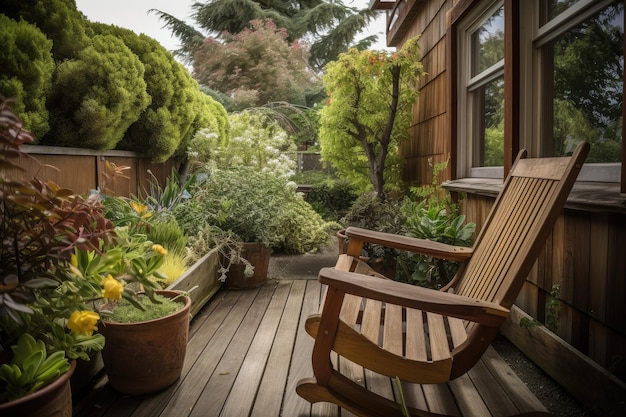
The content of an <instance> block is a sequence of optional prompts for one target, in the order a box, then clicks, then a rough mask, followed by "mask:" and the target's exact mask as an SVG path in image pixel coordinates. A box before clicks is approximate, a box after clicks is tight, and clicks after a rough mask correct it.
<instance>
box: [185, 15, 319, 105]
mask: <svg viewBox="0 0 626 417" xmlns="http://www.w3.org/2000/svg"><path fill="white" fill-rule="evenodd" d="M222 39H223V40H222V41H220V40H217V39H215V38H207V39H206V40H205V41H204V43H203V44H202V46H200V47H199V48H198V49H197V50H196V51H195V53H194V55H193V75H194V78H195V79H196V80H198V82H199V83H201V84H203V85H206V86H207V87H209V88H211V89H213V90H218V91H221V92H222V93H225V94H227V95H229V96H231V97H233V100H234V101H235V102H240V103H241V102H242V101H243V102H244V103H245V105H244V106H242V108H245V107H251V106H258V105H262V104H265V103H268V102H275V101H289V102H291V103H294V104H300V105H304V104H306V98H305V91H306V90H307V88H312V86H313V85H314V84H315V81H314V77H313V75H312V74H311V73H310V72H309V71H307V67H306V59H307V50H306V48H304V47H302V46H301V45H300V43H299V42H297V41H295V42H293V43H292V44H291V45H290V44H289V43H288V42H287V40H286V39H287V32H286V31H285V30H284V29H279V28H277V27H276V25H275V24H274V23H273V22H272V21H271V20H265V21H261V20H253V21H251V22H250V27H249V28H246V29H244V30H243V31H241V32H239V33H237V34H230V33H224V34H223V35H222ZM244 97H249V98H248V99H243V98H244Z"/></svg>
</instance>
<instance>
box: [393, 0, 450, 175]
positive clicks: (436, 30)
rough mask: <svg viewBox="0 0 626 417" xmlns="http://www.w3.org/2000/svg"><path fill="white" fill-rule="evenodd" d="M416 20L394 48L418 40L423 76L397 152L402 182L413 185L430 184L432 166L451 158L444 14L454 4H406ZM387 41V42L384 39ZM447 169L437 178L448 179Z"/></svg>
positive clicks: (441, 2)
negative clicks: (406, 137)
mask: <svg viewBox="0 0 626 417" xmlns="http://www.w3.org/2000/svg"><path fill="white" fill-rule="evenodd" d="M409 3H410V4H411V6H409V8H413V13H416V17H415V19H414V20H413V23H412V24H411V25H410V26H409V27H408V28H407V29H406V32H404V34H403V36H402V37H397V36H396V39H398V41H397V45H394V46H400V45H402V44H403V43H404V42H405V41H406V40H408V39H411V38H413V37H414V36H418V35H419V36H420V42H419V44H420V50H421V54H422V64H423V66H424V72H425V75H424V76H423V77H422V78H421V79H420V80H419V84H418V85H419V88H420V96H419V97H418V99H417V102H416V104H415V106H413V124H412V125H411V127H410V133H409V138H410V139H409V140H408V141H407V142H405V143H403V144H402V145H401V146H400V148H399V151H400V155H401V156H402V157H403V158H404V160H405V165H404V172H403V173H402V178H403V179H404V180H405V181H407V182H409V183H411V184H415V185H424V184H430V183H431V181H432V166H433V165H434V164H437V163H440V162H444V161H448V160H449V159H450V155H451V143H450V118H449V114H448V110H447V109H448V106H449V103H448V99H449V97H448V94H447V91H448V75H447V72H446V59H447V57H446V29H447V24H446V14H447V12H448V11H449V10H450V8H451V7H452V6H453V4H454V3H456V1H452V0H444V1H442V0H439V1H426V2H424V1H417V2H413V3H411V2H409ZM388 40H389V38H388ZM450 172H451V170H450V167H448V169H447V170H446V171H445V172H443V173H442V174H441V179H442V180H447V179H450Z"/></svg>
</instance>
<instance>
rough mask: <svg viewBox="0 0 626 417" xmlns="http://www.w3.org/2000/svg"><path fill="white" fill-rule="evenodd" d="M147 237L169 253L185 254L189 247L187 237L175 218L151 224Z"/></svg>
mask: <svg viewBox="0 0 626 417" xmlns="http://www.w3.org/2000/svg"><path fill="white" fill-rule="evenodd" d="M146 237H147V238H148V240H149V241H151V242H152V243H158V244H159V245H161V246H163V247H164V248H165V249H167V250H168V252H184V250H185V247H186V246H187V236H186V235H185V234H184V233H183V231H182V230H181V228H180V226H179V225H178V223H177V222H176V220H175V219H173V218H171V219H167V220H159V221H154V222H151V223H150V228H149V229H148V231H147V235H146Z"/></svg>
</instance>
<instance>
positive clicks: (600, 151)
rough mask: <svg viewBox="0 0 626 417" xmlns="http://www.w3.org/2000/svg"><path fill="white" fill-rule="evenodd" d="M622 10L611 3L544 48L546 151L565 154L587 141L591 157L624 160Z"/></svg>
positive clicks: (558, 154) (594, 160)
mask: <svg viewBox="0 0 626 417" xmlns="http://www.w3.org/2000/svg"><path fill="white" fill-rule="evenodd" d="M551 3H555V2H551ZM556 3H566V2H556ZM567 3H571V2H567ZM623 12H624V10H623V3H622V2H620V3H617V4H615V5H613V6H610V7H607V8H606V9H604V10H603V11H602V12H600V13H599V14H598V15H596V16H593V17H591V18H589V19H587V20H585V21H584V22H582V23H580V24H578V25H577V26H575V27H573V28H571V29H570V30H568V31H567V32H565V33H564V34H563V35H561V36H560V37H558V38H556V39H555V40H553V41H552V42H550V43H549V44H547V45H546V46H544V47H543V49H542V61H543V69H544V85H543V89H542V91H543V92H544V93H546V94H545V95H546V102H544V106H545V107H544V119H545V121H546V122H547V123H544V131H543V135H542V136H543V139H544V140H543V144H544V146H543V153H544V155H556V156H560V155H566V154H568V153H570V152H571V151H572V150H573V148H574V147H575V146H576V143H578V142H579V141H580V140H586V141H588V142H590V143H591V145H592V146H591V152H590V155H589V157H588V159H587V162H619V161H620V159H621V146H622V145H621V144H622V135H621V130H622V91H623V78H622V77H623V73H624V55H623V45H622V39H623V33H624V16H623Z"/></svg>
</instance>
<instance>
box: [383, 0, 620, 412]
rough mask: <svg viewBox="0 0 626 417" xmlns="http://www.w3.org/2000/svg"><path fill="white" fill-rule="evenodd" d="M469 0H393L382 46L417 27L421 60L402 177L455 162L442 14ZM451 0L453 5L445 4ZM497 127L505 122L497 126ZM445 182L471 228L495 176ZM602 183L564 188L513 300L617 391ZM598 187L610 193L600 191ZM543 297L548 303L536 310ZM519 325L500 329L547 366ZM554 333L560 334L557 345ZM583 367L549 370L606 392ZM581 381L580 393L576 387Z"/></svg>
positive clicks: (611, 238)
mask: <svg viewBox="0 0 626 417" xmlns="http://www.w3.org/2000/svg"><path fill="white" fill-rule="evenodd" d="M520 1H521V0H520ZM472 2H476V0H407V1H406V2H403V3H404V5H403V6H402V7H403V11H402V14H401V16H405V20H404V21H401V19H400V20H395V23H394V25H393V26H392V27H389V28H388V29H387V42H388V44H389V46H395V47H398V48H399V47H401V46H402V44H403V43H404V42H405V41H406V40H407V39H409V38H412V37H413V36H416V35H420V34H421V40H420V45H421V52H422V60H423V64H424V70H425V72H426V73H427V75H425V76H424V77H423V78H422V79H421V80H420V82H419V87H420V96H419V97H418V99H417V103H416V104H415V106H414V109H413V123H412V125H411V128H410V129H411V130H410V139H409V141H408V142H406V143H404V144H402V146H401V148H400V153H401V155H402V156H403V157H404V159H405V167H404V172H403V179H404V180H405V181H408V182H409V183H411V184H429V183H430V182H431V179H432V169H431V165H432V163H437V162H442V161H446V160H447V161H449V164H448V169H447V171H445V173H444V177H443V178H442V180H443V181H446V180H450V179H451V178H452V173H453V172H456V171H455V164H456V161H455V157H456V155H455V150H454V148H455V147H456V144H455V143H454V141H455V140H456V139H455V135H454V134H453V129H456V125H455V119H456V114H457V112H462V111H463V109H460V108H458V107H457V106H456V103H454V102H451V100H454V95H453V94H452V93H451V89H454V88H455V87H454V83H453V82H451V81H452V80H450V79H449V76H450V71H448V68H449V67H451V66H453V65H454V62H455V57H453V56H452V53H451V52H450V51H449V49H450V45H451V44H452V43H453V40H452V39H447V38H446V37H447V36H450V35H449V34H450V33H451V31H450V25H449V22H450V21H451V20H452V19H454V18H455V16H454V13H455V12H456V11H457V10H458V9H463V8H465V6H467V5H470V4H471V3H472ZM397 4H399V3H398V2H396V5H397ZM513 4H515V0H513ZM455 5H458V6H461V7H457V10H453V8H454V6H455ZM389 21H390V19H388V24H389ZM505 134H507V135H512V134H514V132H511V131H508V132H506V131H505ZM515 134H517V133H515ZM509 140H511V139H510V138H509ZM505 141H506V139H505ZM509 164H510V162H509ZM505 165H506V161H505ZM623 172H624V170H622V173H623ZM479 182H480V181H479ZM451 183H452V186H451V187H450V186H449V187H448V188H449V189H451V190H452V191H454V192H456V191H459V192H461V193H463V194H466V198H465V199H464V200H463V203H462V208H463V211H464V213H465V214H466V215H467V219H468V221H472V222H476V223H477V231H478V230H480V227H481V226H482V224H483V222H484V220H485V218H486V216H487V214H488V212H489V210H490V208H491V205H492V204H493V202H494V199H495V194H496V193H497V191H498V189H499V187H498V184H495V183H494V184H488V185H485V184H481V186H480V187H477V189H476V190H473V191H469V192H467V190H466V189H463V187H467V183H465V184H461V185H458V184H456V185H457V186H455V183H456V181H452V182H451ZM499 184H501V181H500V182H499ZM611 187H613V188H612V189H611V192H610V193H598V194H593V193H591V194H588V195H585V193H584V192H583V193H581V195H582V197H581V195H578V196H574V197H572V195H570V199H569V200H568V207H569V208H567V209H566V210H564V213H563V215H562V216H561V217H560V218H559V220H558V221H557V223H556V225H555V227H554V230H553V233H552V235H551V236H550V237H549V239H548V241H547V243H546V247H545V249H544V251H543V253H542V254H541V256H540V257H539V259H538V260H537V262H536V263H535V266H534V268H533V271H532V273H531V274H530V275H529V277H528V279H527V282H526V283H525V286H524V288H523V290H522V292H521V294H520V296H519V298H518V299H517V301H516V305H517V306H519V307H520V308H521V309H522V310H524V311H525V312H526V313H528V314H529V315H530V316H531V317H532V318H534V319H536V320H537V321H539V322H540V323H546V322H547V321H550V320H552V319H555V320H556V322H557V323H558V327H553V328H552V329H551V331H552V333H553V336H555V339H558V340H559V344H555V345H554V346H561V347H559V348H558V349H559V350H558V351H557V350H554V349H556V348H552V349H553V351H552V352H551V354H552V355H554V356H553V357H559V356H560V355H565V356H566V355H569V352H570V351H572V350H571V348H570V347H569V346H571V347H574V348H575V349H576V351H577V353H581V354H582V355H584V357H586V358H587V359H589V360H590V361H592V362H593V363H594V364H597V365H599V367H598V369H601V370H600V371H597V370H594V371H593V372H599V374H602V375H601V377H600V378H602V380H603V381H605V382H606V384H614V383H615V384H617V385H611V386H612V387H615V386H617V387H618V388H617V392H622V394H623V393H625V392H626V391H624V387H626V385H624V383H623V382H624V381H626V321H625V320H624V317H626V256H625V255H626V252H625V249H624V248H626V200H625V199H624V194H621V197H620V187H622V188H621V189H622V193H623V188H624V184H621V185H620V184H617V183H616V184H612V185H611ZM457 195H461V194H460V193H459V194H457ZM607 196H610V198H611V199H612V200H611V201H606V198H607ZM576 202H578V203H580V204H577V203H576ZM556 284H558V285H559V286H560V287H559V290H558V292H556V294H555V295H556V298H555V299H554V298H551V297H552V295H551V292H552V291H553V289H555V288H556V287H554V286H555V285H556ZM549 301H552V305H555V306H556V307H557V308H556V309H554V310H549V309H548V310H546V304H547V303H548V302H549ZM511 329H512V330H511ZM525 331H526V330H524V329H523V328H521V327H520V326H518V325H517V323H515V324H514V325H513V326H508V327H507V332H509V334H511V333H510V332H514V335H513V336H512V337H510V338H511V339H512V340H514V341H520V340H524V339H526V340H525V341H524V342H520V343H518V346H519V347H520V348H522V350H524V351H525V353H527V355H529V356H531V358H532V359H533V360H537V361H539V362H541V361H544V362H543V363H539V365H540V366H542V367H544V369H548V368H550V363H549V362H550V361H551V359H550V358H549V357H543V358H541V357H532V354H533V351H540V349H539V347H538V346H537V345H534V346H533V345H532V344H531V343H532V342H528V343H527V341H528V339H530V338H528V337H526V336H524V332H525ZM509 334H507V337H508V336H509ZM561 341H564V342H565V343H563V344H562V345H564V346H562V345H561V344H560V342H561ZM521 344H525V345H524V346H521ZM544 347H545V346H544ZM552 361H553V362H554V359H552ZM589 369H595V368H594V367H593V366H591V367H590V368H589ZM585 372H586V371H582V370H581V372H580V373H579V374H578V375H577V377H578V382H577V383H576V382H574V383H572V380H571V377H570V374H569V373H561V374H559V371H558V369H557V370H556V371H555V373H550V374H551V376H552V377H553V378H555V379H557V381H559V382H560V383H561V384H562V385H564V386H579V387H581V389H582V390H583V391H584V390H586V391H587V393H588V394H589V395H587V397H588V398H592V399H594V401H596V402H601V401H606V402H610V401H612V400H613V399H610V398H603V396H606V395H608V394H607V393H609V392H615V391H612V390H611V389H607V388H606V387H607V386H608V385H603V384H595V385H594V386H593V387H590V386H589V384H587V382H586V381H590V380H593V381H597V380H599V379H596V378H591V377H590V375H589V374H585ZM590 372H591V371H590ZM615 377H617V378H615ZM559 378H561V380H559ZM568 379H569V380H568ZM616 380H617V382H615V381H616ZM583 391H580V393H581V394H584V392H583Z"/></svg>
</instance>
